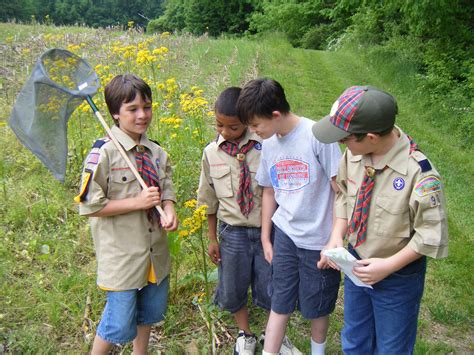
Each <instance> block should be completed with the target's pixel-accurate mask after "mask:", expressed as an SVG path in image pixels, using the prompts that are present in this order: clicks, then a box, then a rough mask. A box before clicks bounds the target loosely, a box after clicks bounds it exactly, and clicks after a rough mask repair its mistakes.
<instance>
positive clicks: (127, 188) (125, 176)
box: [108, 169, 140, 200]
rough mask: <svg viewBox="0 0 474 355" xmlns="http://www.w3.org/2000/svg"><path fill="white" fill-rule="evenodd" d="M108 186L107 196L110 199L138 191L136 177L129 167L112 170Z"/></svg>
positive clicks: (129, 195)
mask: <svg viewBox="0 0 474 355" xmlns="http://www.w3.org/2000/svg"><path fill="white" fill-rule="evenodd" d="M109 187H110V189H109V194H108V195H109V196H108V197H109V198H110V199H112V200H116V199H122V198H127V197H131V196H135V195H136V194H137V193H138V192H139V191H140V185H139V184H138V181H137V178H136V177H135V175H134V174H133V173H132V171H131V170H130V169H117V170H112V171H111V174H110V183H109Z"/></svg>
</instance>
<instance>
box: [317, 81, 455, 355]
mask: <svg viewBox="0 0 474 355" xmlns="http://www.w3.org/2000/svg"><path fill="white" fill-rule="evenodd" d="M396 114H397V103H396V101H395V99H394V98H393V97H392V96H391V95H390V94H388V93H386V92H383V91H381V90H379V89H376V88H373V87H370V86H354V87H351V88H349V89H347V90H346V91H344V93H343V94H342V95H341V96H340V97H339V99H338V100H337V101H336V102H335V103H334V105H333V108H332V110H331V113H330V115H329V116H326V117H325V118H324V119H322V120H321V121H319V122H317V123H316V124H315V125H314V126H313V134H314V135H315V136H316V137H317V138H318V139H319V140H320V141H323V142H326V143H329V142H337V141H339V142H341V143H344V144H345V145H346V146H347V150H346V152H345V153H344V156H343V157H342V160H341V164H340V167H339V172H338V176H337V183H338V185H339V187H340V192H339V193H338V195H337V198H336V206H335V211H336V217H337V218H336V223H335V225H334V228H333V232H332V235H331V240H330V242H329V243H328V245H327V246H326V248H327V249H330V248H335V247H340V246H342V245H343V239H344V238H345V237H346V238H347V239H348V241H349V246H348V250H349V252H351V253H352V254H353V255H354V256H355V257H356V258H357V259H359V261H358V264H359V266H357V267H355V268H354V274H355V275H356V276H357V277H358V278H359V279H360V280H361V281H363V282H364V283H366V284H368V285H372V286H373V289H369V288H365V287H358V286H356V285H355V284H354V283H353V282H352V281H351V280H350V279H349V278H348V277H346V278H345V280H344V328H343V330H342V349H343V351H344V354H373V353H378V354H412V353H413V349H414V345H415V339H416V331H417V319H418V311H419V307H420V302H421V298H422V295H423V287H424V280H425V271H426V256H430V257H432V258H435V259H438V258H444V257H446V256H447V255H448V246H447V245H448V234H447V217H446V210H445V199H444V192H443V187H442V184H441V181H440V176H439V174H438V172H437V171H436V170H435V169H434V167H433V166H432V164H431V162H430V161H429V160H428V159H427V158H426V156H425V155H424V154H423V153H421V152H420V151H419V150H418V147H417V145H416V144H415V143H414V141H413V140H412V139H411V138H410V137H409V136H407V135H406V134H405V133H403V131H402V130H401V129H400V128H399V127H397V126H394V123H395V116H396ZM318 266H319V267H320V268H326V267H328V266H331V267H334V268H337V265H335V264H334V263H333V262H332V261H330V260H328V259H327V258H326V257H323V258H322V259H321V261H320V263H318Z"/></svg>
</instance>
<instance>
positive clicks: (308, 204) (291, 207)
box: [256, 117, 341, 250]
mask: <svg viewBox="0 0 474 355" xmlns="http://www.w3.org/2000/svg"><path fill="white" fill-rule="evenodd" d="M313 124H314V122H313V121H312V120H310V119H308V118H305V117H300V121H299V122H298V124H297V126H296V127H295V128H294V129H293V130H292V131H291V132H290V133H288V134H287V135H285V136H283V137H278V136H277V135H276V134H275V135H273V136H272V137H270V138H269V139H266V140H264V141H263V148H262V155H261V160H260V166H259V168H258V171H257V175H256V179H257V181H258V183H259V185H261V186H264V187H273V189H274V190H275V200H276V202H277V204H278V208H277V210H276V211H275V214H274V215H273V217H272V221H273V223H275V225H276V226H277V227H278V228H280V229H281V230H282V231H283V232H285V234H287V235H288V236H289V237H290V238H291V240H292V241H293V242H294V243H295V245H296V246H297V247H298V248H302V249H309V250H321V249H322V248H323V247H324V246H325V245H326V244H327V242H328V241H329V236H330V234H331V229H332V216H333V202H334V192H333V191H332V189H331V185H330V180H331V178H332V177H333V176H336V175H337V170H338V166H339V160H340V159H341V150H340V149H339V146H338V144H337V143H332V144H324V143H321V142H319V141H318V140H317V139H316V138H315V137H314V136H313V133H312V131H311V127H312V126H313Z"/></svg>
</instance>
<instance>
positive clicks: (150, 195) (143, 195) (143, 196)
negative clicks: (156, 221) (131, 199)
mask: <svg viewBox="0 0 474 355" xmlns="http://www.w3.org/2000/svg"><path fill="white" fill-rule="evenodd" d="M138 199H139V201H140V205H141V207H142V209H144V210H147V209H149V208H152V207H154V206H157V205H159V204H160V202H161V194H160V192H159V191H158V188H157V187H147V188H146V189H143V190H142V191H141V192H140V194H139V195H138Z"/></svg>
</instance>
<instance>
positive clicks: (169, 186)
mask: <svg viewBox="0 0 474 355" xmlns="http://www.w3.org/2000/svg"><path fill="white" fill-rule="evenodd" d="M105 101H106V103H107V107H108V109H109V112H110V114H111V115H112V117H113V119H114V121H115V124H116V125H115V126H114V127H112V133H113V134H114V136H115V137H116V138H117V140H118V141H119V142H120V144H121V145H122V147H123V148H124V149H125V151H126V154H127V156H128V157H129V158H130V160H132V161H134V162H135V163H136V167H137V170H138V172H139V173H140V175H141V177H142V178H143V180H144V181H145V183H146V185H147V186H148V188H147V189H143V190H142V189H141V187H140V184H139V182H138V180H137V178H136V176H135V175H134V174H133V173H132V171H131V169H130V167H129V166H128V165H127V163H126V161H125V160H124V159H123V158H122V157H121V156H120V154H119V151H118V150H117V148H116V147H115V145H114V144H113V142H112V141H111V140H110V139H109V138H102V139H99V140H97V141H96V142H95V143H94V145H93V147H92V150H91V152H90V153H89V155H88V157H87V159H86V161H85V164H84V169H83V174H82V183H81V191H80V193H79V195H78V196H77V199H78V200H79V201H80V207H79V211H80V214H81V215H86V216H88V217H90V224H91V231H92V237H93V239H94V246H95V251H96V257H97V269H98V270H97V274H98V276H97V284H98V285H99V287H100V288H101V289H103V290H106V291H107V303H106V306H105V309H104V312H103V315H102V319H101V321H100V323H99V325H98V327H97V334H96V337H95V340H94V345H93V349H92V353H93V354H107V353H108V351H109V350H110V349H111V347H112V346H113V344H116V343H126V342H129V341H132V340H133V351H134V353H137V354H143V353H146V351H147V347H148V341H149V336H150V330H151V325H152V324H153V323H157V322H159V321H161V320H162V319H163V318H164V314H165V311H166V305H167V295H168V288H169V281H168V275H169V273H170V255H169V251H168V245H167V237H166V232H165V231H172V230H176V228H177V225H178V220H177V216H176V212H175V209H174V203H175V201H176V197H175V193H174V188H173V183H172V180H171V164H170V162H169V160H168V155H167V154H166V153H165V152H164V151H163V150H162V149H161V147H160V146H159V145H158V144H157V143H155V142H153V141H151V140H149V139H148V138H147V136H146V131H147V129H148V127H149V125H150V124H151V120H152V92H151V89H150V87H149V86H148V84H146V83H145V82H144V81H143V80H142V79H140V78H138V77H136V76H135V75H132V74H125V75H118V76H116V77H115V78H113V79H112V80H111V81H110V82H109V84H107V86H106V87H105ZM156 206H162V208H163V210H164V211H165V213H166V220H164V219H163V218H161V217H160V215H159V214H158V211H157V209H156Z"/></svg>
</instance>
